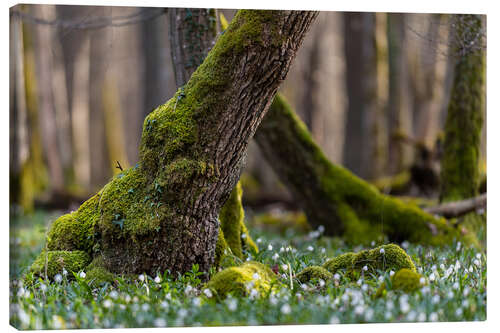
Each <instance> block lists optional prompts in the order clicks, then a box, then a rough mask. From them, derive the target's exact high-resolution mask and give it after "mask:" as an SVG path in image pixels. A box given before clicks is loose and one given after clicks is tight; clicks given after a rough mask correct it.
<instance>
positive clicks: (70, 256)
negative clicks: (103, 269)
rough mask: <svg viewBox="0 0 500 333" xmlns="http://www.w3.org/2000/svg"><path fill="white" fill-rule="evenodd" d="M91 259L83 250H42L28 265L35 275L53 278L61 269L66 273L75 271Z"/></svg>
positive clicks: (79, 269) (81, 268)
mask: <svg viewBox="0 0 500 333" xmlns="http://www.w3.org/2000/svg"><path fill="white" fill-rule="evenodd" d="M91 260H92V258H91V257H90V255H88V253H86V252H84V251H78V250H77V251H42V253H41V254H40V255H39V256H38V257H37V258H36V260H35V261H34V262H33V264H32V265H31V267H30V272H33V273H34V274H35V275H37V276H41V277H45V268H46V267H47V277H48V278H49V279H52V278H54V276H55V275H56V274H62V272H63V269H66V271H68V273H72V272H74V273H76V272H79V271H81V270H83V269H84V268H85V267H86V266H87V265H88V264H89V263H90V261H91ZM69 276H70V277H71V275H69Z"/></svg>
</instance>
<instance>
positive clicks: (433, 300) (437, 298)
mask: <svg viewBox="0 0 500 333" xmlns="http://www.w3.org/2000/svg"><path fill="white" fill-rule="evenodd" d="M440 300H441V297H439V295H434V296H432V304H438V303H439V301H440Z"/></svg>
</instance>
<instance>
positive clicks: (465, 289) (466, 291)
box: [464, 287, 470, 297]
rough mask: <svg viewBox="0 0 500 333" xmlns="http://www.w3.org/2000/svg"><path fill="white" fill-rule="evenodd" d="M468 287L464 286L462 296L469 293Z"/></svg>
mask: <svg viewBox="0 0 500 333" xmlns="http://www.w3.org/2000/svg"><path fill="white" fill-rule="evenodd" d="M469 292H470V289H469V287H465V288H464V296H465V297H467V296H468V295H469Z"/></svg>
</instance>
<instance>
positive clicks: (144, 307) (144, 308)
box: [142, 303, 149, 312]
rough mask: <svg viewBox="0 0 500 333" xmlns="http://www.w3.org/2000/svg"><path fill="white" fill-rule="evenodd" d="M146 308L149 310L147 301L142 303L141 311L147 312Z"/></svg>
mask: <svg viewBox="0 0 500 333" xmlns="http://www.w3.org/2000/svg"><path fill="white" fill-rule="evenodd" d="M148 310H149V304H148V303H144V304H143V305H142V311H144V312H147V311H148Z"/></svg>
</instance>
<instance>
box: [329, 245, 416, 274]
mask: <svg viewBox="0 0 500 333" xmlns="http://www.w3.org/2000/svg"><path fill="white" fill-rule="evenodd" d="M365 266H366V268H367V273H374V274H376V273H377V271H378V270H381V271H388V270H394V271H397V270H400V269H402V268H407V269H409V270H411V271H414V272H416V268H415V264H414V263H413V261H412V260H411V258H410V256H409V255H408V254H407V253H406V252H405V251H404V250H403V249H402V248H400V247H399V246H397V245H396V244H387V245H382V246H379V247H376V248H374V249H371V250H363V251H360V252H358V253H353V252H348V253H344V254H342V255H340V256H338V257H335V258H332V259H329V260H328V261H326V262H325V263H324V264H323V267H324V268H326V269H327V270H328V271H330V272H331V273H332V274H334V273H336V272H337V271H338V270H344V271H346V272H362V270H363V268H364V267H365Z"/></svg>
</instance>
